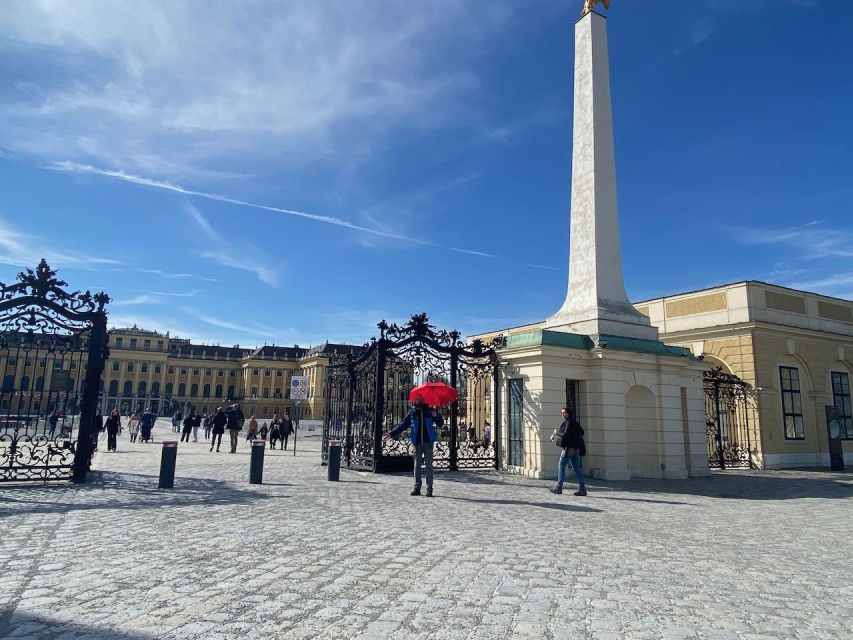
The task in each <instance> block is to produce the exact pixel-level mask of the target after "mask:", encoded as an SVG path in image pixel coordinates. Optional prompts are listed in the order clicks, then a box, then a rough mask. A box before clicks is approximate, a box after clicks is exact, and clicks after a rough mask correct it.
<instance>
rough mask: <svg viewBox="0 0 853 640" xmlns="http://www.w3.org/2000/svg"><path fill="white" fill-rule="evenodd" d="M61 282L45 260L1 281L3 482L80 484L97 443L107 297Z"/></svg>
mask: <svg viewBox="0 0 853 640" xmlns="http://www.w3.org/2000/svg"><path fill="white" fill-rule="evenodd" d="M65 286H66V283H65V282H63V281H61V280H59V279H58V278H57V277H56V272H55V271H53V270H52V269H51V268H50V267H49V266H48V265H47V262H45V261H44V260H42V261H41V263H39V265H38V267H37V268H36V270H35V271H33V270H32V269H27V270H26V273H19V274H18V282H17V283H15V284H12V285H8V286H7V285H5V284H3V283H0V371H2V375H0V379H2V381H3V382H2V387H0V481H21V480H62V479H73V480H74V482H84V481H85V479H86V472H87V471H88V469H89V465H90V463H91V460H92V454H93V453H94V452H95V450H96V448H97V442H98V441H97V438H98V430H97V429H96V428H95V426H94V421H95V411H96V409H97V404H98V394H99V391H100V385H101V374H102V372H103V368H104V361H105V360H106V357H107V315H106V311H105V310H104V306H105V305H106V304H107V303H108V302H109V297H108V296H107V295H106V294H104V293H98V294H95V295H92V294H91V293H89V292H88V291H86V292H84V293H81V292H79V291H76V292H73V293H69V292H67V291H65V290H64V289H63V288H62V287H65Z"/></svg>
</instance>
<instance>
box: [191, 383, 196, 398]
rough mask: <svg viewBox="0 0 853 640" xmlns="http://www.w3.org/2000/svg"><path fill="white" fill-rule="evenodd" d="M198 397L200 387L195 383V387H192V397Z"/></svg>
mask: <svg viewBox="0 0 853 640" xmlns="http://www.w3.org/2000/svg"><path fill="white" fill-rule="evenodd" d="M197 395H198V385H197V384H195V383H193V386H191V387H190V396H191V397H193V398H195V397H196V396H197Z"/></svg>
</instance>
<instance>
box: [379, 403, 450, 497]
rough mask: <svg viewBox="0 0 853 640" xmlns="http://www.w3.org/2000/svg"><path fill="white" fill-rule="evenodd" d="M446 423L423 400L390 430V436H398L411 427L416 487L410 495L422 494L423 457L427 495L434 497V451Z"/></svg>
mask: <svg viewBox="0 0 853 640" xmlns="http://www.w3.org/2000/svg"><path fill="white" fill-rule="evenodd" d="M443 425H444V418H442V417H441V415H440V414H439V413H438V412H437V411H436V410H435V409H431V408H430V407H428V406H427V405H426V404H424V403H423V402H418V404H416V405H415V406H414V407H412V409H411V411H409V413H408V414H407V415H406V417H405V418H403V421H402V422H401V423H400V424H398V425H397V426H396V427H394V428H393V429H391V431H389V432H388V437H391V438H396V437H397V436H398V435H400V434H401V433H403V431H405V430H406V429H409V428H410V427H411V432H410V434H409V437H410V438H411V441H412V445H413V446H414V453H415V488H414V489H412V493H411V494H410V495H413V496H419V495H421V458H423V463H424V466H425V467H426V485H427V490H426V495H427V498H432V453H433V447H434V446H435V441H436V440H438V432H437V431H436V430H435V428H436V427H438V428H439V429H440V428H441V427H442V426H443Z"/></svg>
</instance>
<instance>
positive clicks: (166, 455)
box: [157, 441, 178, 489]
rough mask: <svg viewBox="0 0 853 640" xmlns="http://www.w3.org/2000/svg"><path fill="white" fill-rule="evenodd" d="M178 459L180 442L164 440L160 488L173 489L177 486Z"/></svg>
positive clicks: (161, 456)
mask: <svg viewBox="0 0 853 640" xmlns="http://www.w3.org/2000/svg"><path fill="white" fill-rule="evenodd" d="M177 459H178V443H177V442H175V441H171V442H164V443H163V452H162V453H161V454H160V484H159V485H157V486H158V487H159V488H160V489H173V488H174V487H175V461H176V460H177Z"/></svg>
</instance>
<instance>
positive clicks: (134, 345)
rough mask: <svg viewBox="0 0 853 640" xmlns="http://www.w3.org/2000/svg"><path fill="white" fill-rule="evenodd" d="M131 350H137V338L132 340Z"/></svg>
mask: <svg viewBox="0 0 853 640" xmlns="http://www.w3.org/2000/svg"><path fill="white" fill-rule="evenodd" d="M130 348H131V349H136V338H131V339H130Z"/></svg>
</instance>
